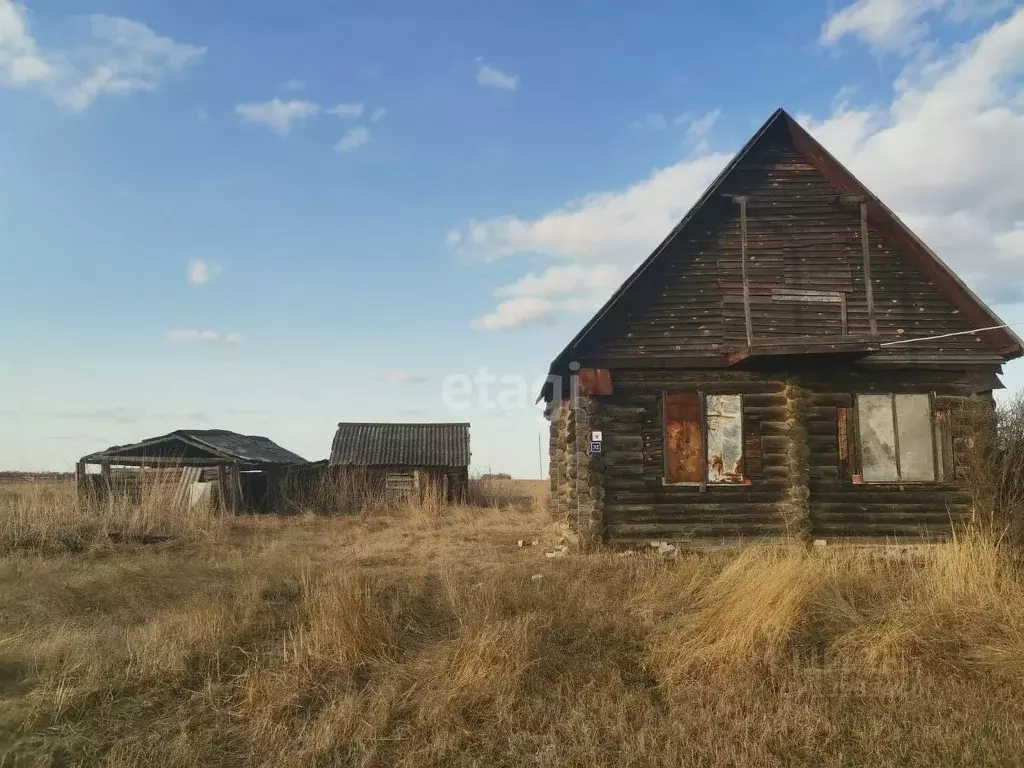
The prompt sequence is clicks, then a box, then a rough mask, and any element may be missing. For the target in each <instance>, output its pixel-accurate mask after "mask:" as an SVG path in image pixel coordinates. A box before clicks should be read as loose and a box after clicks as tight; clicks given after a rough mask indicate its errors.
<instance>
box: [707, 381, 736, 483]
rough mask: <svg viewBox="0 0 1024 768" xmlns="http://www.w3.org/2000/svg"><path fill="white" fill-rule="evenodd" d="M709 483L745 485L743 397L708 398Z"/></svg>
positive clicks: (716, 396) (720, 396)
mask: <svg viewBox="0 0 1024 768" xmlns="http://www.w3.org/2000/svg"><path fill="white" fill-rule="evenodd" d="M705 414H706V416H707V421H708V482H709V483H742V482H743V418H742V417H743V404H742V398H741V397H740V396H739V395H708V396H707V398H706V400H705Z"/></svg>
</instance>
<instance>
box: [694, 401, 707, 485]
mask: <svg viewBox="0 0 1024 768" xmlns="http://www.w3.org/2000/svg"><path fill="white" fill-rule="evenodd" d="M697 430H698V432H699V433H700V438H701V446H700V492H701V493H704V492H705V491H706V490H707V489H708V452H707V451H706V450H705V449H704V446H706V445H707V444H708V410H707V407H706V406H705V403H704V393H703V392H698V393H697Z"/></svg>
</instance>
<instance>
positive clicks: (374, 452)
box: [330, 422, 470, 502]
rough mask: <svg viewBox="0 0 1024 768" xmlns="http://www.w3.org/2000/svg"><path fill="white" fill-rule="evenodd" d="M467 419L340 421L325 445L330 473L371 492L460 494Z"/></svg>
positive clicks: (465, 483) (465, 477)
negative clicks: (452, 421) (455, 421)
mask: <svg viewBox="0 0 1024 768" xmlns="http://www.w3.org/2000/svg"><path fill="white" fill-rule="evenodd" d="M469 459H470V450H469V424H464V423H462V424H398V423H376V424H372V423H358V422H341V423H340V424H338V431H337V432H336V433H335V435H334V443H333V445H332V446H331V460H330V465H331V468H332V474H333V475H334V476H335V478H339V476H340V479H342V480H344V479H345V478H346V477H348V478H350V479H351V480H352V482H354V483H358V484H360V485H361V487H362V488H363V489H364V490H365V491H366V492H367V493H369V494H371V495H381V494H387V495H392V496H393V495H396V494H397V495H407V494H416V495H422V494H424V493H426V492H427V491H428V489H429V490H432V491H433V492H436V493H438V494H440V495H441V497H442V498H444V499H446V500H447V501H453V502H459V501H463V500H465V497H466V492H467V490H468V487H469Z"/></svg>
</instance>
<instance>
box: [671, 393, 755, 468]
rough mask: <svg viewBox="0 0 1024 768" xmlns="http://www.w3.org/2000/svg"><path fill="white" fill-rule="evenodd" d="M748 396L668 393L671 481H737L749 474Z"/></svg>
mask: <svg viewBox="0 0 1024 768" xmlns="http://www.w3.org/2000/svg"><path fill="white" fill-rule="evenodd" d="M742 414H743V398H742V397H741V396H740V395H710V394H704V393H701V392H686V393H672V394H669V393H665V394H664V395H663V397H662V417H663V441H664V456H665V474H664V478H663V482H664V484H665V485H699V486H701V487H703V486H705V485H735V484H741V483H743V482H744V478H743V418H742Z"/></svg>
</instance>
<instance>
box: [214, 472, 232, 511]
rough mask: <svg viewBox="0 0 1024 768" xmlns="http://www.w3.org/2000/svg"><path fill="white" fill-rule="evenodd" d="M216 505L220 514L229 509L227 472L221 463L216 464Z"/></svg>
mask: <svg viewBox="0 0 1024 768" xmlns="http://www.w3.org/2000/svg"><path fill="white" fill-rule="evenodd" d="M217 497H218V498H217V506H218V507H219V511H220V513H221V514H222V515H224V514H227V513H228V510H230V509H231V504H230V501H229V499H228V472H227V467H225V466H224V465H223V464H219V465H218V466H217Z"/></svg>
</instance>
